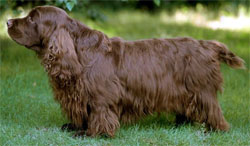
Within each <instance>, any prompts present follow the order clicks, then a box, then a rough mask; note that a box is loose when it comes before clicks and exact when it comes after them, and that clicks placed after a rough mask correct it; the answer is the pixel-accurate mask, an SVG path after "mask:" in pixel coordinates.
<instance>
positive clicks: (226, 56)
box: [200, 40, 245, 69]
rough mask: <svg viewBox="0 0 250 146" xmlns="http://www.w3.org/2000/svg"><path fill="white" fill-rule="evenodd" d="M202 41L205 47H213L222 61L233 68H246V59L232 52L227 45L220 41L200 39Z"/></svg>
mask: <svg viewBox="0 0 250 146" xmlns="http://www.w3.org/2000/svg"><path fill="white" fill-rule="evenodd" d="M200 43H201V45H202V46H203V47H204V48H209V49H213V50H214V51H215V52H216V54H217V55H218V59H219V60H220V61H221V62H224V63H226V64H227V65H229V66H231V67H232V68H237V69H245V65H244V63H245V62H244V60H243V59H241V58H240V57H238V56H236V55H235V54H234V53H232V52H231V51H230V50H229V49H228V48H227V46H226V45H224V44H222V43H220V42H218V41H207V40H200Z"/></svg>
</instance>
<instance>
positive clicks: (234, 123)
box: [0, 11, 250, 146]
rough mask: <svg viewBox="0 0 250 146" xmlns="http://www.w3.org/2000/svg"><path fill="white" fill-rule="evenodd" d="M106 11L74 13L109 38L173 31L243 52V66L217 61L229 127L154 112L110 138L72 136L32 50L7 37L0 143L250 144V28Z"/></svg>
mask: <svg viewBox="0 0 250 146" xmlns="http://www.w3.org/2000/svg"><path fill="white" fill-rule="evenodd" d="M107 15H108V16H109V19H108V20H107V22H93V21H91V20H88V19H84V18H83V17H82V16H81V14H74V15H72V16H73V17H75V18H77V19H79V18H80V20H81V21H82V22H84V23H85V24H87V25H89V26H90V27H92V28H95V29H97V30H101V31H103V32H105V33H106V34H107V35H108V36H110V37H112V36H121V37H123V38H124V39H128V40H135V39H143V38H153V37H165V38H168V37H177V36H190V37H194V38H197V39H215V40H218V41H221V42H223V43H225V44H227V45H228V47H229V48H230V50H232V51H233V52H235V53H236V54H237V55H239V56H240V57H242V58H243V59H244V60H245V61H246V67H247V69H246V70H234V69H231V68H229V67H228V66H226V65H224V64H223V65H221V67H222V73H223V75H224V82H225V83H224V92H223V93H222V94H220V95H219V101H220V104H221V106H222V109H223V112H224V116H225V118H226V119H227V121H228V122H229V123H230V125H231V130H230V131H229V132H226V133H223V132H209V133H204V127H203V126H202V125H199V124H194V125H189V124H186V125H183V126H180V127H175V126H174V116H173V115H169V116H168V117H164V116H160V117H157V116H156V115H155V116H150V117H147V118H146V119H143V120H141V121H139V122H137V123H135V124H132V125H122V126H121V128H120V130H118V131H117V133H116V137H115V138H112V139H110V138H104V137H98V138H72V135H73V133H67V132H62V131H61V130H60V127H61V126H62V124H64V123H66V122H68V121H67V119H65V117H64V116H63V114H62V113H61V111H60V106H59V104H58V103H56V102H55V101H54V100H53V97H52V91H51V88H50V86H49V83H48V78H47V75H46V73H45V72H44V69H43V68H42V66H41V65H40V62H39V60H38V59H37V57H36V55H35V53H34V52H32V51H30V50H28V49H26V48H24V47H21V46H19V45H17V44H16V43H15V42H13V41H11V40H10V39H9V37H1V38H0V41H1V48H0V49H1V52H0V57H1V60H0V67H1V69H0V71H1V74H0V79H1V80H0V81H1V82H0V86H1V88H0V90H1V92H0V99H1V101H0V118H1V119H0V145H85V144H88V145H114V146H115V145H143V146H144V145H180V146H182V145H192V146H193V145H225V146H230V145H233V146H235V145H250V140H249V139H250V97H249V93H250V90H249V89H250V87H249V84H250V81H249V76H250V72H249V65H250V62H249V61H250V60H249V54H250V53H249V50H250V49H249V46H250V43H249V41H250V38H249V31H245V30H242V31H226V30H211V29H208V28H201V27H196V26H193V25H191V24H179V23H174V22H171V21H170V22H166V21H163V20H162V19H161V17H160V16H159V15H157V14H154V15H149V14H146V13H142V12H126V11H124V12H119V13H115V14H111V13H108V14H107ZM1 23H5V22H1ZM1 31H6V30H2V29H1Z"/></svg>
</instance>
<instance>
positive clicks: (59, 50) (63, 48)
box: [48, 27, 81, 75]
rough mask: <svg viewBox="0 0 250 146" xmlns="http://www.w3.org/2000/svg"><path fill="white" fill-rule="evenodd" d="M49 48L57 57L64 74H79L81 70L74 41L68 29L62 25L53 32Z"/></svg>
mask: <svg viewBox="0 0 250 146" xmlns="http://www.w3.org/2000/svg"><path fill="white" fill-rule="evenodd" d="M48 49H49V50H48V51H49V52H51V54H52V56H55V58H56V59H57V63H58V65H59V66H60V69H61V72H62V73H63V74H65V75H69V74H79V73H80V72H81V65H80V63H79V61H78V56H77V54H76V49H75V46H74V42H73V40H72V38H71V36H70V34H69V32H68V31H67V29H65V28H63V27H61V28H58V29H57V30H56V31H55V32H54V33H53V34H52V36H51V38H50V40H49V46H48Z"/></svg>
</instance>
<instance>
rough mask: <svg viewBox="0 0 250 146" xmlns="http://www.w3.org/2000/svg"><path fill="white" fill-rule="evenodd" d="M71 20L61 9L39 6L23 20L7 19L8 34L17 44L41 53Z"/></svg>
mask: <svg viewBox="0 0 250 146" xmlns="http://www.w3.org/2000/svg"><path fill="white" fill-rule="evenodd" d="M70 20H71V19H70V18H69V17H68V15H67V13H66V12H65V11H63V10H62V9H59V8H56V7H53V6H39V7H36V8H34V9H32V10H31V11H30V12H29V14H28V15H27V16H26V17H24V18H16V19H9V20H8V21H7V26H8V33H9V35H10V37H11V38H12V39H13V40H14V41H16V42H17V43H18V44H20V45H23V46H25V47H27V48H30V49H33V50H36V51H41V49H43V48H44V46H43V45H44V44H46V43H48V41H49V40H50V39H51V36H53V35H55V32H57V31H59V30H60V29H62V28H64V27H65V26H66V25H67V24H66V23H67V22H68V21H70Z"/></svg>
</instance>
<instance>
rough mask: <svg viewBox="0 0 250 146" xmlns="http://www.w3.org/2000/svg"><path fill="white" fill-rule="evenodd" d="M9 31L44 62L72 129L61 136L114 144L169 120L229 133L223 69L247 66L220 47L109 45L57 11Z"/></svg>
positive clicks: (46, 9) (165, 42) (36, 14)
mask: <svg viewBox="0 0 250 146" xmlns="http://www.w3.org/2000/svg"><path fill="white" fill-rule="evenodd" d="M7 25H8V33H9V35H10V37H11V38H12V39H13V40H14V41H16V42H17V43H18V44H21V45H24V46H25V47H27V48H29V49H31V50H34V51H35V52H36V53H37V55H38V57H39V58H40V59H41V62H42V65H43V66H44V67H45V69H46V71H47V73H48V76H49V79H50V82H51V86H52V88H53V93H54V98H55V99H56V100H57V101H58V102H59V103H60V105H61V108H62V110H63V112H65V113H66V115H67V117H68V119H69V120H70V121H71V123H70V124H65V125H63V127H62V128H63V129H65V128H67V129H71V130H77V134H78V135H83V134H86V135H87V136H96V135H102V134H105V135H108V136H111V137H113V136H114V135H115V131H116V130H117V129H118V128H119V126H120V122H124V123H130V122H132V121H135V120H137V119H138V118H140V117H144V116H146V115H150V114H153V113H162V112H163V113H169V112H171V113H175V114H176V115H177V116H176V117H177V119H176V120H177V121H178V122H184V121H185V120H189V121H196V122H200V123H203V122H204V123H205V124H206V125H207V126H208V127H209V128H212V129H214V130H222V131H227V130H229V125H228V123H227V122H226V120H225V119H224V116H223V114H222V111H221V108H220V105H219V103H218V100H217V91H218V90H221V87H222V76H221V72H220V62H225V63H226V64H228V65H229V66H231V67H233V68H243V67H244V63H243V60H242V59H240V58H239V57H237V56H236V55H235V54H233V53H232V52H231V51H229V50H228V48H227V47H226V46H225V45H223V44H222V43H219V42H217V41H207V40H195V39H192V38H186V37H184V38H171V39H164V38H161V39H146V40H138V41H125V40H123V39H121V38H119V37H114V38H109V37H107V36H106V35H105V34H104V33H102V32H100V31H97V30H93V29H91V28H89V27H87V26H86V25H84V24H82V23H80V22H79V21H77V20H74V19H72V18H70V17H69V16H68V15H67V13H66V12H65V11H63V10H62V9H59V8H56V7H52V6H40V7H36V8H34V9H32V10H31V12H30V13H29V14H28V16H26V17H24V18H18V19H10V20H8V22H7ZM85 131H86V132H85Z"/></svg>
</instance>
